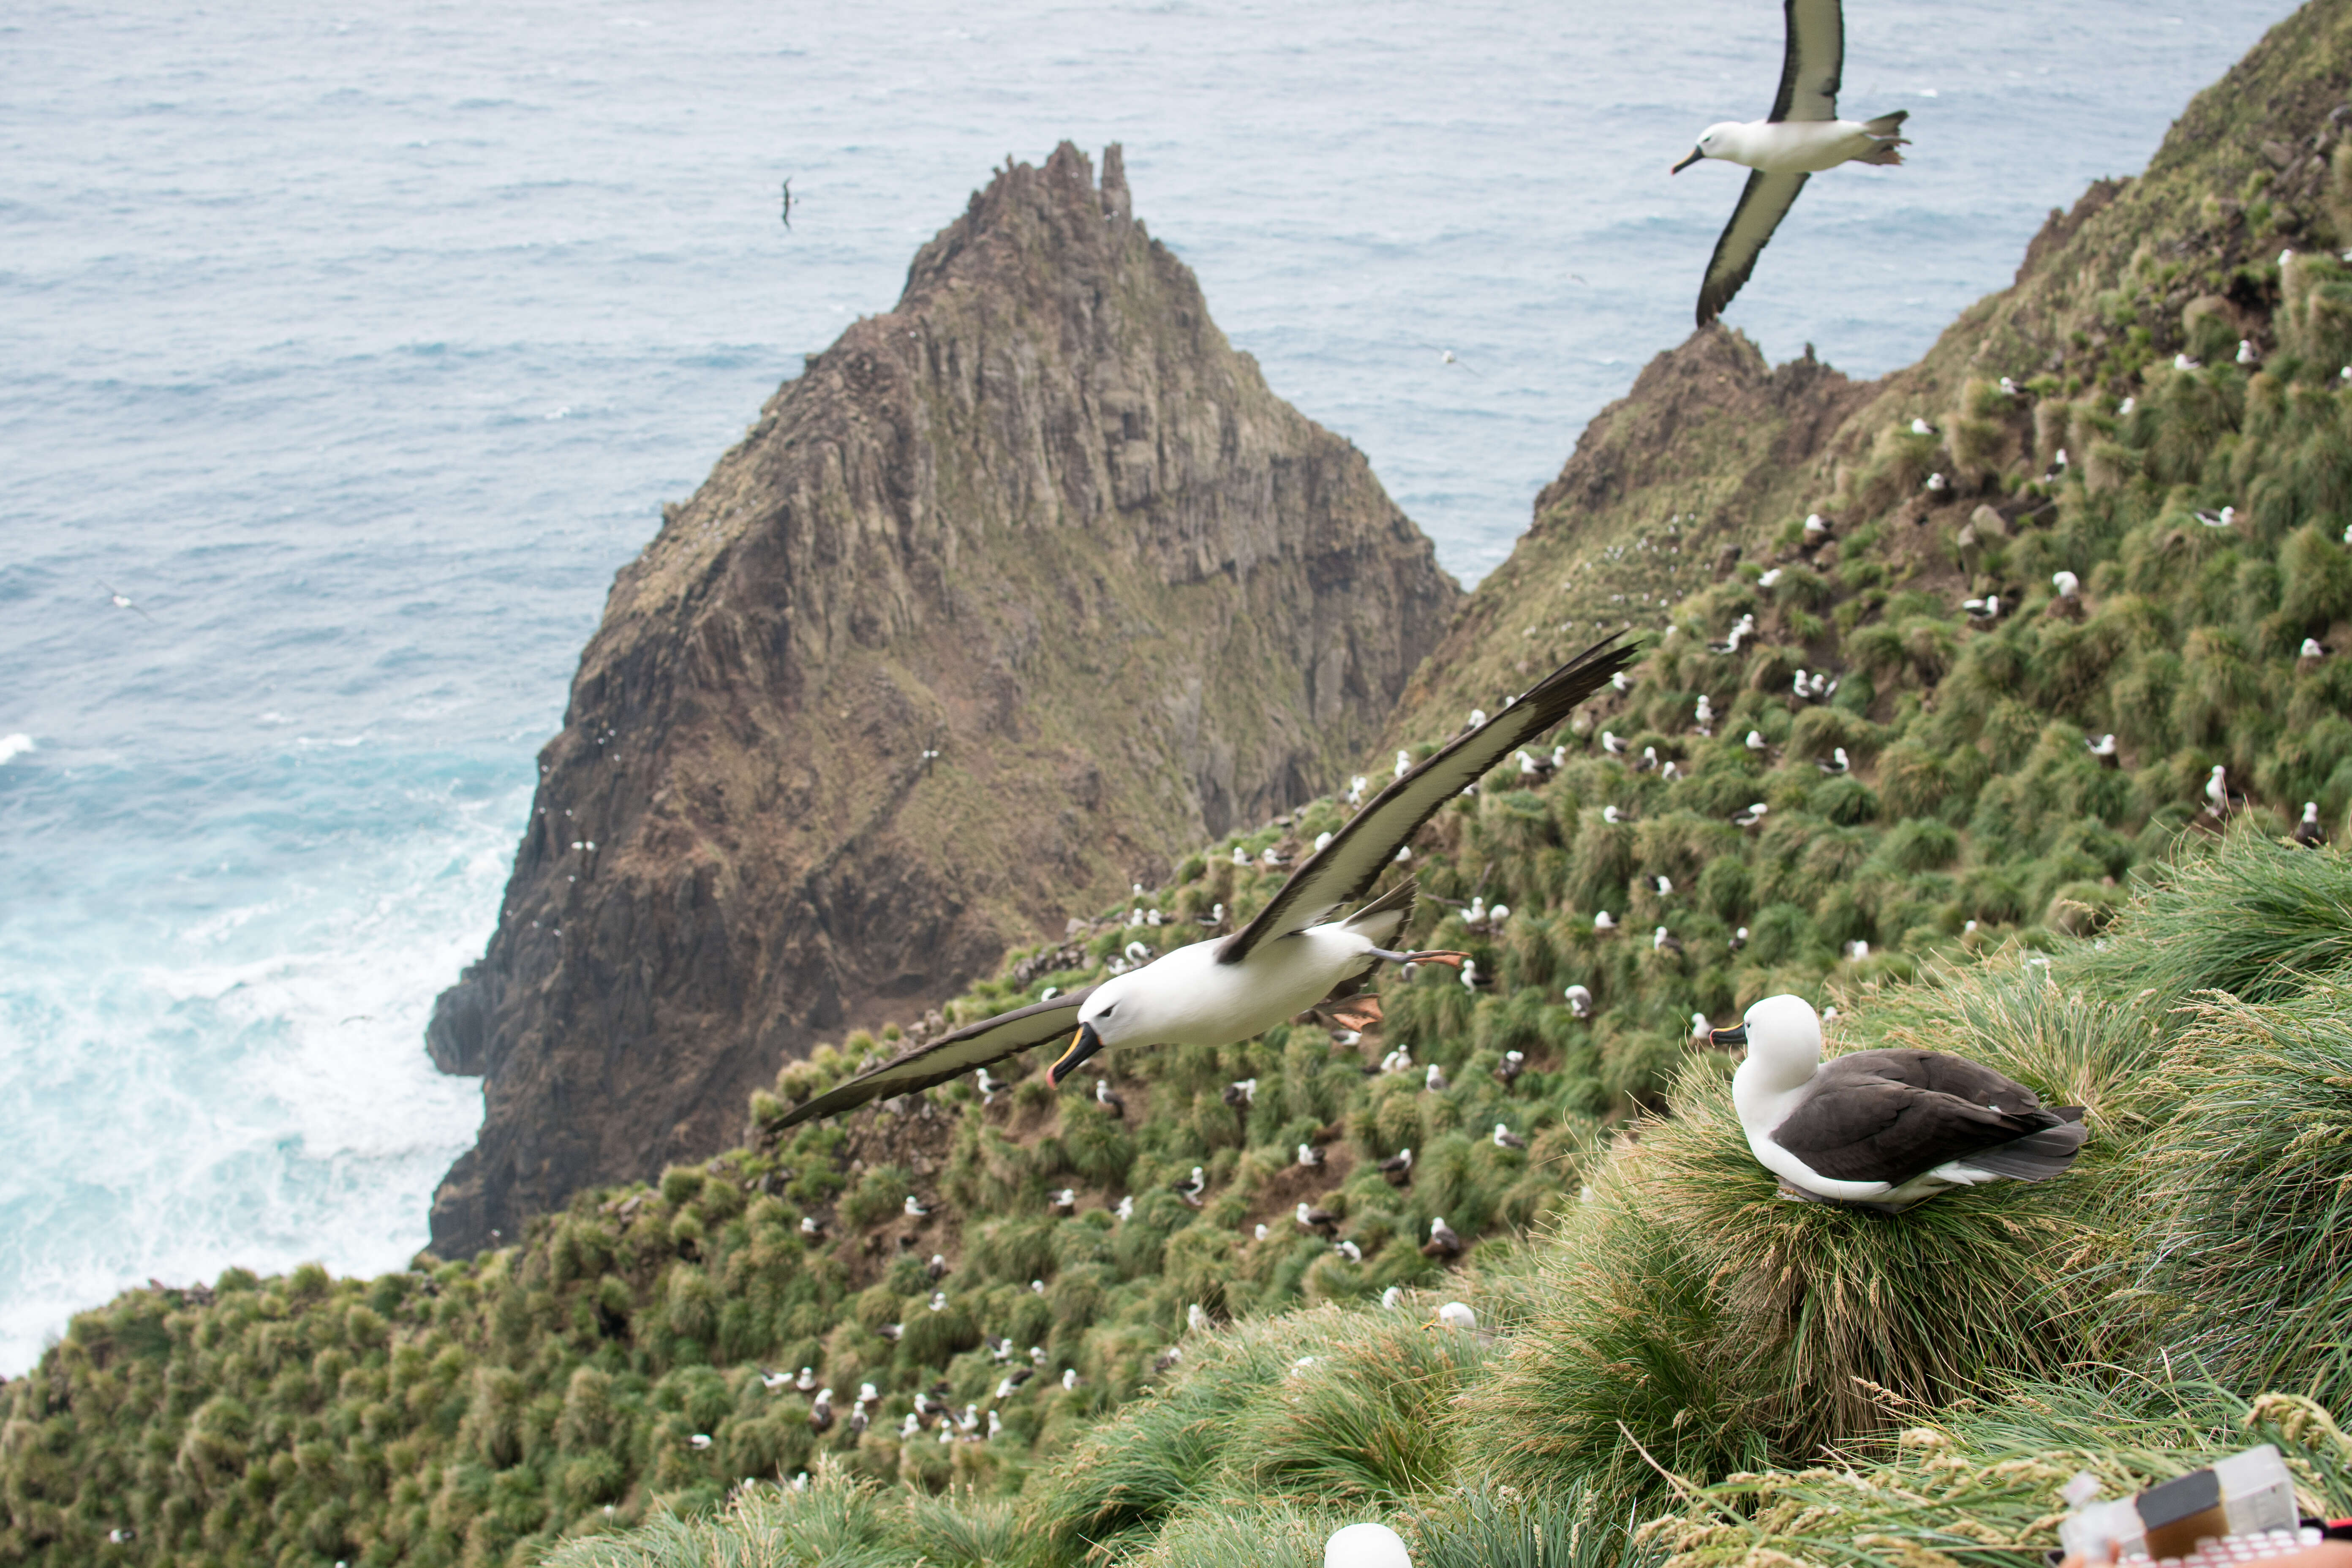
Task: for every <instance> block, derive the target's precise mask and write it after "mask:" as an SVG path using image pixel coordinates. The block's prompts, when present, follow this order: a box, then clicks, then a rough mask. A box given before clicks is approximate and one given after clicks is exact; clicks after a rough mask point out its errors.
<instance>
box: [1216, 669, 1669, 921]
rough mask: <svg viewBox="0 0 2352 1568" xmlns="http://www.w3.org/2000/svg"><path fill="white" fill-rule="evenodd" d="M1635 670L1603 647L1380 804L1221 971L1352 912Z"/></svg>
mask: <svg viewBox="0 0 2352 1568" xmlns="http://www.w3.org/2000/svg"><path fill="white" fill-rule="evenodd" d="M1632 662H1633V649H1632V648H1630V647H1625V646H1623V645H1622V642H1621V640H1620V639H1619V638H1618V637H1605V638H1603V639H1602V640H1601V641H1600V642H1597V643H1594V644H1593V645H1592V646H1591V647H1589V648H1586V649H1585V650H1584V651H1583V652H1582V653H1580V654H1578V655H1577V656H1576V657H1575V658H1572V659H1570V660H1569V661H1568V662H1567V663H1566V664H1563V665H1561V666H1560V667H1559V668H1558V669H1555V670H1553V671H1552V672H1551V673H1550V674H1549V675H1547V676H1545V677H1544V678H1543V679H1542V680H1540V681H1538V682H1537V683H1536V685H1535V687H1534V689H1531V690H1530V691H1528V694H1527V695H1526V696H1524V697H1522V698H1520V699H1519V700H1517V702H1514V703H1512V704H1511V705H1510V706H1509V707H1508V708H1506V709H1504V710H1502V711H1501V712H1500V713H1498V714H1496V716H1495V717H1494V718H1492V719H1489V720H1488V721H1486V723H1485V724H1483V725H1481V726H1479V727H1478V728H1477V729H1475V730H1473V731H1470V732H1469V733H1468V734H1466V735H1464V736H1462V737H1461V738H1459V739H1458V740H1456V741H1454V742H1453V744H1451V745H1449V746H1447V747H1446V748H1445V749H1444V751H1442V752H1438V753H1437V754H1436V755H1435V756H1433V757H1431V758H1430V759H1429V760H1428V761H1427V762H1424V763H1422V764H1421V766H1419V767H1417V768H1415V769H1413V770H1412V772H1411V773H1407V774H1405V775H1404V777H1402V778H1401V779H1399V780H1397V781H1396V783H1394V784H1391V785H1389V787H1388V788H1386V789H1384V790H1382V791H1381V793H1380V794H1379V795H1374V796H1373V797H1372V802H1371V804H1370V805H1367V806H1365V807H1364V809H1363V810H1361V811H1360V812H1358V813H1357V814H1356V815H1355V816H1352V817H1350V818H1349V821H1348V825H1347V826H1345V827H1342V828H1341V829H1339V832H1338V833H1336V834H1334V835H1332V837H1331V842H1330V843H1328V844H1326V845H1325V846H1324V847H1322V848H1321V849H1319V850H1318V851H1317V852H1316V853H1315V854H1314V855H1312V856H1310V857H1308V858H1307V860H1305V861H1304V862H1302V863H1301V864H1300V866H1299V868H1298V869H1297V870H1296V871H1294V872H1292V873H1291V874H1290V880H1288V881H1287V882H1285V883H1284V884H1283V885H1282V890H1281V891H1280V892H1278V893H1276V894H1275V896H1274V898H1273V900H1272V901H1271V902H1269V903H1268V904H1267V905H1266V906H1265V908H1264V909H1262V910H1258V912H1257V918H1256V919H1255V920H1254V921H1250V923H1249V924H1247V925H1245V926H1244V927H1243V928H1242V929H1241V930H1239V931H1235V932H1234V934H1233V935H1231V936H1229V937H1227V938H1226V939H1225V940H1224V942H1223V945H1221V946H1220V947H1219V948H1218V949H1217V962H1218V963H1240V962H1241V961H1242V960H1243V959H1244V958H1247V957H1248V956H1249V955H1250V953H1251V952H1252V951H1253V950H1255V948H1256V947H1258V946H1259V945H1260V944H1261V943H1263V942H1270V941H1272V940H1273V939H1274V938H1276V937H1278V936H1287V935H1289V934H1290V933H1291V932H1292V931H1304V930H1305V929H1306V928H1307V927H1308V926H1311V925H1313V924H1314V923H1315V922H1316V921H1319V920H1321V919H1322V918H1323V917H1324V916H1326V915H1328V914H1329V913H1330V912H1331V911H1332V910H1336V909H1338V908H1339V906H1340V905H1342V904H1348V903H1353V902H1354V901H1355V900H1358V899H1360V898H1362V897H1363V896H1364V895H1365V894H1366V893H1368V892H1370V890H1371V887H1372V884H1373V883H1374V882H1376V881H1378V880H1380V876H1381V872H1382V871H1384V870H1386V869H1387V868H1388V865H1389V862H1390V861H1391V860H1393V859H1395V858H1396V852H1397V847H1398V846H1400V845H1402V844H1403V843H1404V842H1405V841H1406V840H1408V839H1410V838H1411V837H1412V836H1413V835H1414V834H1415V833H1418V832H1420V831H1421V825H1422V824H1423V823H1424V822H1427V821H1428V820H1429V819H1430V818H1431V817H1433V816H1436V815H1437V813H1438V811H1439V810H1440V809H1441V808H1442V807H1444V805H1445V803H1446V802H1447V801H1449V800H1452V799H1453V798H1454V796H1455V795H1460V794H1461V793H1462V792H1463V791H1464V790H1465V789H1466V788H1468V787H1469V786H1470V785H1472V784H1475V783H1477V782H1478V780H1479V779H1481V778H1483V777H1484V776H1485V775H1486V770H1487V769H1488V768H1491V767H1493V766H1494V765H1495V764H1496V763H1499V762H1501V761H1502V760H1503V759H1504V758H1505V757H1507V756H1509V755H1510V754H1511V753H1512V752H1515V751H1517V749H1518V748H1519V747H1521V746H1524V745H1526V744H1528V742H1531V741H1533V740H1534V739H1535V738H1536V737H1537V736H1538V735H1540V734H1543V733H1544V732H1545V731H1548V730H1550V729H1552V728H1553V727H1554V726H1556V725H1557V724H1559V721H1561V720H1563V719H1565V718H1567V717H1568V715H1569V711H1570V710H1571V709H1573V708H1574V707H1575V706H1576V705H1577V704H1578V703H1580V702H1581V701H1583V700H1585V699H1586V698H1588V697H1590V696H1591V695H1592V694H1593V693H1594V692H1596V691H1598V690H1600V689H1601V688H1602V687H1604V686H1606V685H1608V684H1609V678H1610V677H1611V676H1612V675H1614V674H1616V673H1617V672H1618V671H1619V670H1620V669H1622V668H1624V667H1625V666H1626V665H1628V664H1631V663H1632Z"/></svg>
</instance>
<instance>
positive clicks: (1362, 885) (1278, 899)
mask: <svg viewBox="0 0 2352 1568" xmlns="http://www.w3.org/2000/svg"><path fill="white" fill-rule="evenodd" d="M1632 659H1633V649H1632V648H1630V647H1627V646H1626V645H1625V644H1624V643H1623V641H1622V638H1621V637H1607V638H1604V639H1603V640H1601V642H1598V643H1595V644H1594V645H1593V646H1592V647H1590V648H1587V649H1586V650H1585V651H1584V652H1583V653H1580V654H1579V655H1578V656H1577V657H1576V658H1572V659H1570V661H1569V662H1568V663H1566V664H1564V665H1562V666H1560V668H1558V669H1556V670H1554V671H1553V672H1552V673H1551V674H1549V675H1548V676H1546V677H1545V678H1544V679H1542V680H1540V681H1538V682H1537V683H1536V685H1535V686H1534V687H1533V688H1532V689H1529V690H1528V692H1527V693H1526V695H1524V696H1522V697H1520V698H1519V699H1518V700H1516V701H1514V702H1513V703H1512V704H1511V705H1510V706H1509V707H1507V708H1506V709H1505V710H1503V711H1502V712H1500V713H1498V714H1496V716H1495V717H1494V718H1493V719H1491V720H1490V721H1487V722H1486V723H1485V724H1483V725H1481V726H1479V727H1478V728H1476V729H1475V730H1471V731H1467V732H1465V733H1464V734H1462V735H1459V736H1456V737H1455V738H1454V740H1452V741H1450V742H1447V743H1446V744H1445V745H1444V746H1443V747H1441V748H1440V749H1439V750H1438V751H1437V752H1435V753H1434V754H1433V755H1432V756H1430V757H1429V758H1428V759H1427V760H1426V761H1424V762H1423V763H1420V764H1419V765H1418V766H1416V767H1414V768H1412V769H1411V770H1410V771H1409V772H1407V773H1404V774H1403V776H1402V777H1401V778H1399V779H1398V780H1397V781H1396V782H1395V783H1394V784H1391V785H1390V786H1389V787H1388V788H1387V789H1384V790H1382V791H1381V793H1380V795H1378V796H1376V797H1375V798H1374V799H1373V800H1372V801H1371V802H1370V804H1369V805H1366V806H1365V807H1364V808H1363V809H1362V810H1361V811H1359V812H1358V813H1356V814H1355V816H1351V817H1349V819H1348V821H1347V824H1346V825H1345V826H1342V827H1341V828H1340V829H1339V832H1338V833H1337V835H1336V836H1335V837H1333V838H1332V840H1331V842H1330V843H1329V844H1328V845H1326V846H1324V847H1323V848H1322V849H1320V850H1319V851H1318V852H1316V853H1315V854H1313V855H1310V856H1308V857H1307V858H1306V859H1305V860H1304V861H1302V862H1300V864H1299V866H1298V867H1297V869H1296V870H1294V871H1293V872H1292V873H1291V875H1290V879H1289V880H1287V881H1286V882H1285V883H1284V884H1283V886H1282V888H1281V889H1280V891H1278V892H1276V894H1275V895H1274V897H1273V898H1272V899H1271V900H1268V902H1267V903H1266V905H1265V908H1263V909H1261V910H1259V911H1258V912H1257V915H1256V917H1255V919H1253V920H1252V921H1250V922H1249V924H1247V925H1245V926H1244V927H1243V928H1242V929H1241V930H1239V931H1234V933H1233V934H1231V935H1230V936H1224V937H1213V938H1211V939H1209V940H1207V941H1204V942H1193V943H1192V944H1190V945H1189V946H1185V947H1179V948H1176V949H1174V950H1172V951H1171V952H1164V953H1161V954H1160V955H1159V956H1158V957H1157V958H1155V959H1153V960H1152V961H1151V962H1150V963H1144V964H1141V965H1139V966H1138V967H1137V968H1134V969H1131V970H1129V971H1128V972H1127V973H1123V974H1118V975H1114V976H1112V977H1111V978H1109V979H1108V980H1105V981H1103V982H1101V983H1100V984H1096V985H1092V986H1087V987H1084V988H1082V989H1080V990H1076V991H1073V992H1071V993H1069V994H1067V995H1064V996H1059V997H1055V999H1053V1000H1052V1001H1049V1002H1039V1003H1036V1004H1034V1005H1030V1006H1027V1007H1020V1008H1015V1009H1014V1010H1013V1011H1012V1012H1009V1013H1002V1014H999V1015H998V1016H995V1017H993V1018H990V1019H986V1020H984V1021H983V1022H981V1023H978V1024H973V1025H970V1026H966V1027H964V1028H961V1029H958V1030H956V1031H954V1032H953V1033H951V1034H949V1035H945V1036H942V1037H940V1038H939V1039H937V1040H933V1041H929V1042H928V1043H926V1044H924V1045H920V1046H918V1047H915V1048H913V1049H911V1050H909V1051H907V1052H905V1053H904V1054H903V1055H901V1056H899V1057H898V1058H895V1059H893V1060H891V1061H887V1062H885V1063H883V1064H882V1065H880V1066H879V1067H877V1068H873V1069H871V1070H870V1071H867V1072H863V1073H860V1074H859V1075H858V1076H857V1077H856V1078H854V1079H850V1080H849V1081H848V1082H846V1083H845V1084H842V1085H840V1086H839V1087H837V1088H835V1089H831V1090H829V1091H827V1092H826V1093H824V1094H821V1095H818V1096H817V1097H816V1098H814V1099H813V1100H808V1101H805V1102H804V1103H803V1104H801V1105H798V1106H795V1107H793V1110H791V1111H790V1112H789V1113H787V1114H786V1115H785V1117H784V1118H783V1121H782V1125H784V1126H793V1125H795V1124H797V1123H799V1122H802V1121H808V1120H810V1119H812V1118H814V1117H819V1116H832V1115H837V1114H839V1113H841V1112H843V1111H846V1110H855V1109H856V1107H858V1106H860V1105H864V1104H865V1103H866V1102H867V1101H868V1100H876V1099H879V1098H882V1097H884V1096H890V1095H904V1094H911V1093H914V1092H915V1091H916V1090H918V1089H926V1088H929V1086H931V1085H933V1084H937V1083H944V1082H946V1081H947V1080H948V1079H952V1078H957V1077H960V1076H961V1075H962V1074H964V1073H967V1072H970V1071H971V1070H972V1069H973V1068H978V1067H982V1066H983V1065H986V1064H988V1063H992V1062H996V1061H1001V1060H1003V1058H1006V1057H1009V1056H1012V1055H1013V1054H1015V1053H1016V1052H1020V1051H1025V1050H1028V1049H1030V1048H1032V1047H1036V1046H1040V1045H1043V1044H1045V1042H1046V1041H1047V1040H1050V1039H1054V1038H1056V1037H1064V1036H1067V1037H1069V1042H1070V1043H1069V1046H1068V1047H1067V1048H1066V1049H1065V1050H1064V1051H1063V1053H1062V1055H1061V1057H1060V1058H1059V1059H1058V1060H1056V1061H1055V1063H1054V1064H1053V1065H1052V1066H1051V1067H1050V1068H1047V1069H1046V1074H1045V1076H1046V1079H1047V1080H1048V1081H1049V1082H1050V1083H1052V1084H1053V1085H1054V1086H1055V1087H1056V1088H1058V1087H1060V1085H1061V1083H1062V1081H1063V1080H1064V1079H1066V1078H1068V1077H1069V1076H1070V1074H1071V1073H1072V1072H1074V1071H1076V1069H1077V1068H1079V1067H1080V1066H1081V1065H1083V1064H1084V1063H1085V1062H1086V1061H1087V1060H1088V1059H1089V1058H1092V1057H1093V1056H1094V1055H1095V1054H1096V1053H1097V1052H1098V1051H1101V1050H1104V1049H1106V1048H1108V1047H1114V1046H1184V1045H1193V1046H1210V1047H1223V1046H1229V1045H1231V1044H1233V1043H1234V1041H1236V1040H1244V1039H1247V1038H1249V1037H1251V1036H1253V1035H1256V1034H1261V1033H1263V1032H1265V1030H1266V1029H1269V1028H1271V1027H1273V1026H1275V1025H1276V1024H1279V1023H1281V1022H1282V1021H1283V1020H1284V1019H1286V1018H1288V1017H1290V1016H1293V1015H1295V1014H1298V1013H1302V1012H1305V1011H1306V1010H1307V1008H1309V1007H1311V1006H1313V1005H1315V1004H1316V1003H1317V1002H1318V1001H1320V1000H1322V999H1323V998H1324V997H1326V996H1328V995H1329V994H1331V992H1332V991H1333V990H1334V989H1335V988H1336V987H1338V986H1339V985H1340V984H1342V983H1344V982H1347V981H1350V980H1355V979H1360V978H1361V977H1362V976H1364V975H1366V974H1369V973H1371V972H1372V971H1373V970H1375V969H1377V968H1378V967H1379V966H1380V965H1381V964H1382V963H1453V964H1457V965H1458V964H1459V963H1461V962H1462V961H1463V959H1464V958H1465V957H1466V956H1467V955H1466V954H1462V953H1456V952H1399V951H1394V950H1391V949H1390V948H1387V947H1384V946H1383V945H1382V943H1383V942H1386V941H1388V940H1391V938H1393V936H1394V935H1395V934H1396V933H1397V932H1399V931H1402V930H1403V929H1405V922H1406V921H1407V919H1408V917H1409V916H1410V915H1411V913H1412V898H1413V893H1412V883H1411V882H1410V881H1404V882H1400V883H1398V884H1397V885H1396V886H1395V887H1393V888H1391V889H1390V890H1389V891H1388V892H1386V893H1384V894H1382V895H1381V896H1380V897H1379V898H1377V899H1374V900H1371V901H1370V903H1365V904H1362V905H1361V907H1360V908H1358V909H1357V910H1355V912H1354V913H1353V914H1350V915H1347V916H1344V917H1342V918H1339V919H1337V920H1334V919H1330V918H1328V917H1330V916H1332V915H1333V914H1334V913H1335V912H1336V911H1338V910H1341V909H1344V908H1346V907H1347V906H1348V905H1350V904H1355V903H1358V902H1359V901H1360V900H1363V899H1364V898H1365V897H1366V896H1367V895H1368V894H1370V892H1371V890H1372V889H1373V887H1374V885H1375V884H1376V883H1378V881H1379V880H1380V879H1381V875H1382V873H1384V872H1385V871H1386V870H1387V869H1388V868H1389V866H1390V865H1391V863H1392V862H1393V861H1394V860H1395V858H1396V856H1397V852H1398V851H1399V850H1400V849H1402V848H1405V847H1408V841H1409V840H1411V838H1412V836H1413V835H1414V834H1415V833H1416V832H1418V831H1419V830H1420V829H1421V827H1422V826H1423V824H1424V823H1426V822H1428V821H1429V819H1430V818H1431V817H1433V816H1436V815H1437V814H1438V812H1440V811H1442V810H1444V808H1445V806H1447V805H1450V804H1451V803H1452V802H1453V801H1454V799H1456V798H1457V797H1458V796H1459V795H1461V793H1462V791H1463V789H1464V788H1465V786H1466V785H1469V784H1475V783H1476V782H1477V781H1478V780H1479V779H1480V778H1482V777H1484V776H1485V775H1486V772H1487V770H1488V769H1490V768H1492V767H1494V766H1495V765H1496V763H1500V762H1502V761H1503V760H1504V759H1506V758H1507V757H1509V756H1510V755H1511V754H1512V753H1513V752H1516V751H1517V750H1518V749H1519V748H1520V747H1521V746H1524V745H1528V744H1529V743H1531V742H1535V741H1536V739H1537V738H1538V736H1540V735H1543V734H1546V733H1548V732H1549V731H1551V730H1553V729H1555V728H1556V727H1558V726H1559V723H1560V722H1561V721H1563V720H1565V719H1566V718H1567V717H1568V715H1569V713H1570V711H1571V710H1573V709H1575V707H1576V706H1577V705H1578V704H1579V703H1580V702H1582V701H1583V700H1585V699H1586V698H1588V697H1590V696H1591V695H1592V694H1593V693H1594V692H1595V691H1598V690H1599V689H1601V687H1602V686H1604V685H1606V684H1607V683H1608V680H1609V678H1610V677H1611V676H1612V675H1613V674H1615V673H1617V671H1619V670H1620V669H1622V668H1624V667H1625V666H1626V665H1627V664H1628V663H1630V662H1631V661H1632ZM1073 1029H1075V1030H1076V1034H1075V1035H1072V1034H1070V1031H1071V1030H1073Z"/></svg>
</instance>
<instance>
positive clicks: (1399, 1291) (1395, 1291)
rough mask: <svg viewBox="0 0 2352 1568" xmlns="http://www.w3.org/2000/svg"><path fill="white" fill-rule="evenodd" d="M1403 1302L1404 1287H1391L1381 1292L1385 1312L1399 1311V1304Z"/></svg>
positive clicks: (1382, 1306)
mask: <svg viewBox="0 0 2352 1568" xmlns="http://www.w3.org/2000/svg"><path fill="white" fill-rule="evenodd" d="M1402 1300H1404V1287H1403V1286H1402V1285H1391V1286H1390V1287H1389V1288H1388V1289H1385V1290H1383V1291H1381V1311H1383V1312H1393V1311H1395V1310H1397V1303H1398V1302H1400V1301H1402Z"/></svg>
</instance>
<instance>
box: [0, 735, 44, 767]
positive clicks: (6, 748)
mask: <svg viewBox="0 0 2352 1568" xmlns="http://www.w3.org/2000/svg"><path fill="white" fill-rule="evenodd" d="M35 749H36V748H35V746H34V745H33V737H32V736H30V735H26V734H16V735H0V763H13V762H15V761H16V759H17V758H18V757H21V756H23V755H24V754H25V753H26V752H29V751H33V750H35Z"/></svg>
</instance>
